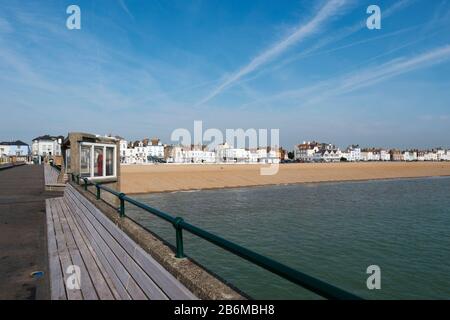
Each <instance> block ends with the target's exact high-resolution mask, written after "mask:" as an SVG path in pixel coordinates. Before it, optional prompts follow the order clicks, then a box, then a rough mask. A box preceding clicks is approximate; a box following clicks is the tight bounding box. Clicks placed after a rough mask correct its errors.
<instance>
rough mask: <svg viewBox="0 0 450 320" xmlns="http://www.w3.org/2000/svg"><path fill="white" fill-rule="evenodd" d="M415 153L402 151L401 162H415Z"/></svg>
mask: <svg viewBox="0 0 450 320" xmlns="http://www.w3.org/2000/svg"><path fill="white" fill-rule="evenodd" d="M417 160H418V158H417V151H404V152H403V161H408V162H410V161H417Z"/></svg>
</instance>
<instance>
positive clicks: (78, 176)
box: [76, 174, 80, 184]
mask: <svg viewBox="0 0 450 320" xmlns="http://www.w3.org/2000/svg"><path fill="white" fill-rule="evenodd" d="M76 177H77V184H80V175H79V174H77V175H76Z"/></svg>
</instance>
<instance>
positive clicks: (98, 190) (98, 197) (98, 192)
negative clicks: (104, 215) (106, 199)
mask: <svg viewBox="0 0 450 320" xmlns="http://www.w3.org/2000/svg"><path fill="white" fill-rule="evenodd" d="M95 187H96V188H97V200H100V187H99V185H98V184H96V185H95Z"/></svg>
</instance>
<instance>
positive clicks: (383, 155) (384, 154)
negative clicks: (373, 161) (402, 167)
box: [380, 149, 391, 161]
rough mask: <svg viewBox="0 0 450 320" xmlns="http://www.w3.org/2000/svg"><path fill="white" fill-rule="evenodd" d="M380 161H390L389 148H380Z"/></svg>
mask: <svg viewBox="0 0 450 320" xmlns="http://www.w3.org/2000/svg"><path fill="white" fill-rule="evenodd" d="M380 161H391V154H390V152H389V150H383V149H381V150H380Z"/></svg>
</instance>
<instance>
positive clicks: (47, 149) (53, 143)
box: [31, 134, 64, 159]
mask: <svg viewBox="0 0 450 320" xmlns="http://www.w3.org/2000/svg"><path fill="white" fill-rule="evenodd" d="M63 140H64V137H63V136H51V135H48V134H46V135H43V136H39V137H36V138H34V139H33V141H32V144H31V150H32V156H33V158H36V159H37V158H44V157H48V156H61V144H62V142H63Z"/></svg>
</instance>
